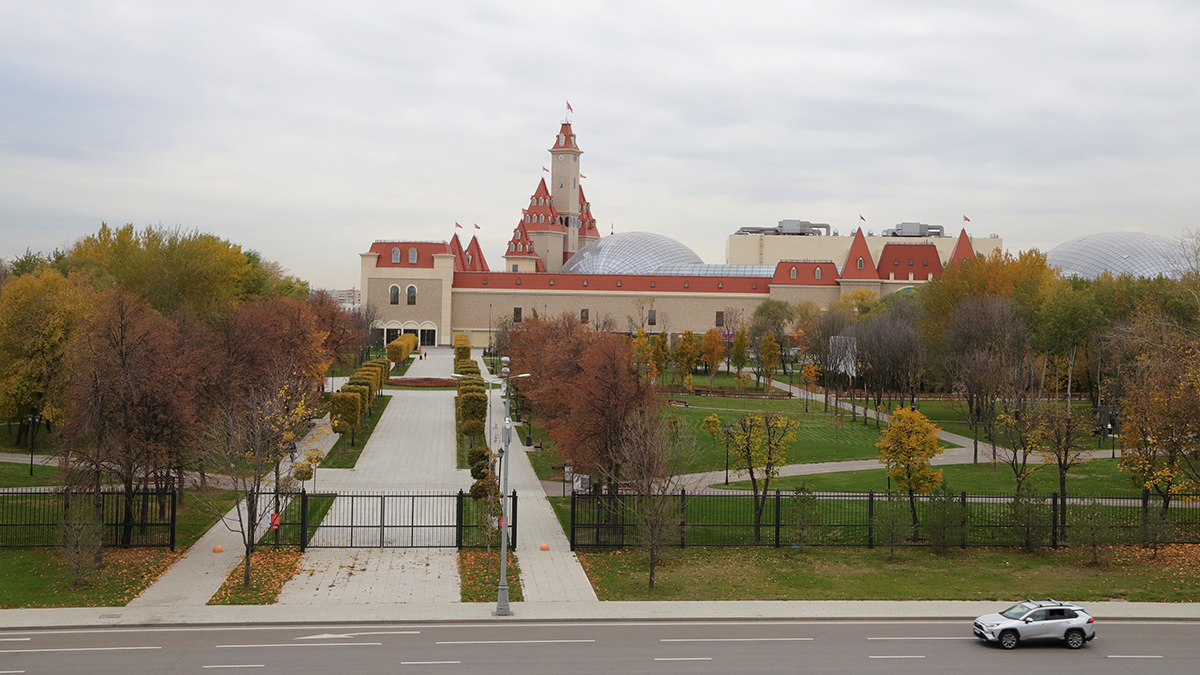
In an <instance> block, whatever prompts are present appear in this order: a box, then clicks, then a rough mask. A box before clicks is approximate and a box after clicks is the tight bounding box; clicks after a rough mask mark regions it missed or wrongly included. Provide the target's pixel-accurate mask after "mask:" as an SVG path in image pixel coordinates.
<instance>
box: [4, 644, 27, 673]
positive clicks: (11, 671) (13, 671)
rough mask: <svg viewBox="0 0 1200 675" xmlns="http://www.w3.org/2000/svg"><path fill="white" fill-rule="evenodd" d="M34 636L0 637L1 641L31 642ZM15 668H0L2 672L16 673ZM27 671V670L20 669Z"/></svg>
mask: <svg viewBox="0 0 1200 675" xmlns="http://www.w3.org/2000/svg"><path fill="white" fill-rule="evenodd" d="M32 639H33V638H0V642H29V641H30V640H32ZM15 672H18V671H15V670H0V673H15ZM20 672H25V671H20Z"/></svg>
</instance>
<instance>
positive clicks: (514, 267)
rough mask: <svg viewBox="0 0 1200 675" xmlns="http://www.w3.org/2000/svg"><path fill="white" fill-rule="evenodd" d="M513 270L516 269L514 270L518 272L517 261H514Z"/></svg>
mask: <svg viewBox="0 0 1200 675" xmlns="http://www.w3.org/2000/svg"><path fill="white" fill-rule="evenodd" d="M513 271H514V272H516V271H517V265H516V263H514V264H513Z"/></svg>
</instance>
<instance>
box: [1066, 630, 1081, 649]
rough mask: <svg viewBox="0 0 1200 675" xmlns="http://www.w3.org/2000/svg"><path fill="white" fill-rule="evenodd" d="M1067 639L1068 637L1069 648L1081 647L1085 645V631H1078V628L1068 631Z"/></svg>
mask: <svg viewBox="0 0 1200 675" xmlns="http://www.w3.org/2000/svg"><path fill="white" fill-rule="evenodd" d="M1066 639H1067V649H1079V648H1080V647H1082V646H1083V643H1084V642H1085V640H1084V639H1083V632H1082V631H1077V630H1073V631H1070V632H1068V633H1067V636H1066Z"/></svg>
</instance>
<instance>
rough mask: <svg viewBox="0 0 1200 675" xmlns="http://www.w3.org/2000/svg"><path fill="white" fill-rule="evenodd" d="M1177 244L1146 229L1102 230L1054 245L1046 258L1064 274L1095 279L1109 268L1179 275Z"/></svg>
mask: <svg viewBox="0 0 1200 675" xmlns="http://www.w3.org/2000/svg"><path fill="white" fill-rule="evenodd" d="M1177 250H1178V249H1177V247H1176V245H1175V244H1174V243H1172V242H1171V240H1169V239H1164V238H1163V237H1160V236H1158V235H1154V234H1146V233H1144V232H1102V233H1100V234H1090V235H1088V236H1086V237H1080V238H1078V239H1072V240H1071V241H1068V242H1064V243H1062V244H1059V245H1058V246H1055V247H1054V248H1052V249H1050V251H1049V252H1048V253H1046V262H1047V263H1049V264H1050V265H1051V266H1052V267H1057V268H1059V269H1060V270H1062V273H1063V275H1064V276H1067V277H1071V276H1079V277H1081V278H1084V279H1095V278H1096V277H1098V276H1100V274H1102V273H1103V272H1104V271H1105V270H1108V271H1109V272H1110V273H1112V275H1113V276H1121V275H1123V274H1128V275H1132V276H1135V277H1151V278H1153V277H1157V276H1158V275H1160V274H1161V275H1163V276H1167V277H1175V276H1178V274H1179V269H1178V263H1177V260H1178V258H1177Z"/></svg>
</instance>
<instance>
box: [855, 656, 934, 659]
mask: <svg viewBox="0 0 1200 675" xmlns="http://www.w3.org/2000/svg"><path fill="white" fill-rule="evenodd" d="M867 658H868V659H923V658H925V657H924V656H868V657H867Z"/></svg>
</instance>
